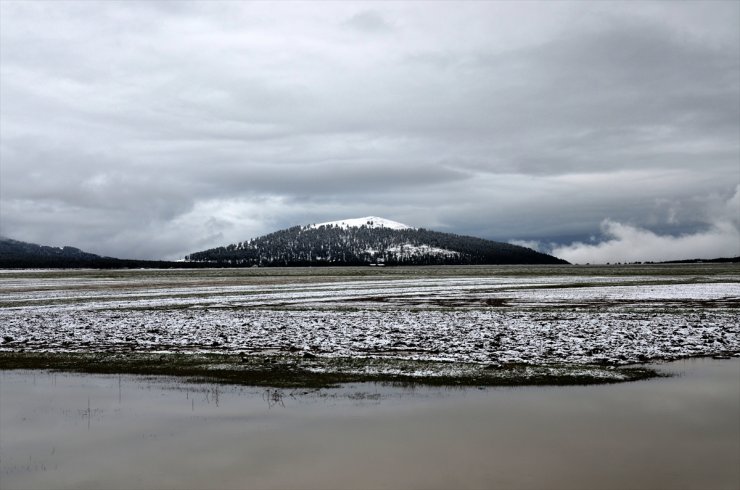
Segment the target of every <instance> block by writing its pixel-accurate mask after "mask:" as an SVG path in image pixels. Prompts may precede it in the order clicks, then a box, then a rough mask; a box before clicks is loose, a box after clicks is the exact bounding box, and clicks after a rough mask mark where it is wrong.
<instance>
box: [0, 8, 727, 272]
mask: <svg viewBox="0 0 740 490" xmlns="http://www.w3.org/2000/svg"><path fill="white" fill-rule="evenodd" d="M739 26H740V2H735V1H720V2H716V3H712V2H696V3H694V2H661V3H647V2H646V3H642V2H618V3H608V2H574V3H568V2H554V1H552V2H544V3H537V2H490V3H489V2H470V3H463V2H453V3H444V2H415V3H400V2H399V3H391V2H376V3H345V2H326V3H320V2H315V3H310V2H297V3H290V2H276V3H272V2H271V3H252V2H250V3H246V2H245V3H242V2H224V3H219V2H215V1H209V2H203V3H198V2H175V1H166V2H149V1H146V2H144V1H142V2H137V1H125V2H114V1H104V2H100V3H96V2H92V1H83V2H72V1H57V0H54V1H48V2H44V1H34V2H25V1H18V2H13V1H5V0H3V1H2V2H0V235H3V236H6V237H11V238H15V239H18V240H24V241H31V242H35V243H41V244H47V245H73V246H77V247H80V248H82V249H84V250H87V251H90V252H94V253H99V254H103V255H111V256H117V257H123V258H178V257H182V256H183V255H185V254H187V253H190V252H193V251H197V250H202V249H204V248H210V247H213V246H219V245H226V244H228V243H232V242H235V241H242V240H245V239H248V238H251V237H256V236H259V235H262V234H265V233H268V232H270V231H275V230H278V229H282V228H285V227H288V226H292V225H296V224H308V223H313V222H321V221H330V220H335V219H342V218H351V217H359V216H366V215H375V216H382V217H385V218H389V219H393V220H396V221H401V222H403V223H406V224H409V225H411V226H421V227H426V228H431V229H435V230H439V231H448V232H454V233H462V234H471V235H475V236H481V237H485V238H492V239H496V240H502V241H511V240H513V241H517V242H516V243H524V244H527V245H529V246H533V247H539V248H540V249H542V250H548V251H553V252H554V253H556V255H558V256H561V257H563V258H566V259H568V260H573V261H577V262H606V261H624V260H662V259H672V258H694V257H705V258H709V257H716V256H729V255H740V231H738V230H739V227H740V223H739V216H740V50H739V49H740V27H739Z"/></svg>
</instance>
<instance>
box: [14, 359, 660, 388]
mask: <svg viewBox="0 0 740 490" xmlns="http://www.w3.org/2000/svg"><path fill="white" fill-rule="evenodd" d="M0 369H5V370H9V369H41V370H52V371H66V372H78V373H95V374H138V375H163V376H178V377H181V378H183V379H185V380H187V381H194V382H202V381H208V382H216V383H229V384H240V385H249V386H270V387H279V388H326V387H332V386H337V385H340V384H343V383H361V382H380V383H403V384H418V385H434V386H531V385H588V384H601V383H618V382H625V381H635V380H641V379H648V378H654V377H658V376H662V375H661V374H659V373H658V372H657V371H655V370H653V369H649V368H645V367H612V366H600V365H588V366H580V365H578V366H576V365H558V366H531V365H525V364H516V365H504V366H484V365H480V364H465V363H450V362H435V361H414V360H401V359H392V358H391V359H389V358H323V357H308V358H307V357H302V356H301V355H300V354H269V355H266V354H250V355H244V354H192V353H167V354H160V353H125V354H122V353H97V352H91V353H47V352H0Z"/></svg>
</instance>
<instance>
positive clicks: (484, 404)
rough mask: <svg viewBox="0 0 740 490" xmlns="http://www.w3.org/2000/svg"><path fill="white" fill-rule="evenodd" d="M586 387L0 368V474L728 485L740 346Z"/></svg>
mask: <svg viewBox="0 0 740 490" xmlns="http://www.w3.org/2000/svg"><path fill="white" fill-rule="evenodd" d="M660 368H661V369H664V370H667V371H670V372H674V373H678V374H680V376H676V377H672V378H665V379H657V380H649V381H644V382H637V383H629V384H621V385H610V386H587V387H551V388H548V387H536V388H496V389H485V390H479V389H459V388H456V389H443V388H424V387H397V386H390V385H375V384H359V385H347V386H344V387H342V388H341V389H333V390H291V389H282V390H281V389H262V388H250V387H239V386H229V385H211V384H186V383H181V382H180V381H178V380H173V379H166V378H152V377H131V376H118V375H116V376H89V375H71V374H60V373H43V372H9V371H5V372H2V373H1V374H0V486H1V487H2V488H8V489H11V488H214V487H215V488H378V487H385V488H408V487H422V488H494V487H495V488H504V489H507V488H538V489H539V488H569V489H570V488H584V489H585V488H620V489H623V488H739V487H740V469H738V466H737V461H738V460H740V420H739V418H738V413H740V359H732V360H727V361H716V360H708V359H699V360H688V361H680V362H675V363H668V364H664V365H662V366H660Z"/></svg>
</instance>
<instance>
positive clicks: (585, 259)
mask: <svg viewBox="0 0 740 490" xmlns="http://www.w3.org/2000/svg"><path fill="white" fill-rule="evenodd" d="M712 211H713V212H714V214H713V216H712V218H713V221H712V222H711V223H709V224H708V225H707V228H706V229H705V230H703V231H699V232H696V233H688V234H683V235H679V236H672V235H659V234H657V233H654V232H652V231H650V230H647V229H645V228H640V227H637V226H633V225H629V224H624V223H620V222H618V221H613V220H609V219H606V220H604V221H603V222H602V224H601V230H602V233H603V234H604V235H605V236H606V237H608V239H607V240H605V241H603V242H600V243H597V244H587V243H582V242H576V243H572V244H570V245H565V246H559V247H555V248H553V250H552V254H553V255H555V256H557V257H560V258H562V259H565V260H567V261H569V262H573V263H577V264H585V263H592V264H602V263H607V262H638V261H639V262H642V261H654V262H658V261H666V260H683V259H713V258H718V257H737V256H740V185H738V186H737V188H736V190H735V194H734V195H733V197H731V198H730V199H729V200H727V201H726V202H725V203H724V205H722V206H719V207H717V208H715V209H712Z"/></svg>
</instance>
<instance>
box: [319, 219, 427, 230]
mask: <svg viewBox="0 0 740 490" xmlns="http://www.w3.org/2000/svg"><path fill="white" fill-rule="evenodd" d="M363 225H364V226H366V227H368V228H388V229H390V230H413V229H415V228H413V227H411V226H408V225H404V224H403V223H399V222H398V221H393V220H390V219H385V218H380V217H378V216H365V217H364V218H350V219H343V220H339V221H326V222H324V223H316V224H315V225H311V226H309V228H319V227H321V226H338V227H340V228H343V229H347V228H360V227H361V226H363Z"/></svg>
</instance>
